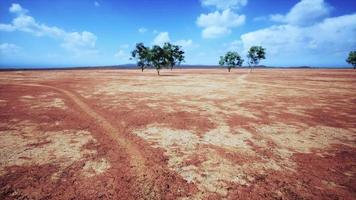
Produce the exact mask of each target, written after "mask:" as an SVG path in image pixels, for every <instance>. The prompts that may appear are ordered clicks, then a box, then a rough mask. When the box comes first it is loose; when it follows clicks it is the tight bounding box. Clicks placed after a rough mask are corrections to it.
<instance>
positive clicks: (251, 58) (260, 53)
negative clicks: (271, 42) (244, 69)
mask: <svg viewBox="0 0 356 200" xmlns="http://www.w3.org/2000/svg"><path fill="white" fill-rule="evenodd" d="M247 58H248V64H249V66H250V71H252V66H256V65H258V63H260V61H261V60H263V59H266V49H265V48H263V47H262V46H252V47H251V48H250V50H249V51H248V54H247Z"/></svg>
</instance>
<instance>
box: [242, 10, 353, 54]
mask: <svg viewBox="0 0 356 200" xmlns="http://www.w3.org/2000/svg"><path fill="white" fill-rule="evenodd" d="M355 35H356V13H355V14H350V15H344V16H339V17H332V18H327V19H324V20H323V21H321V22H319V23H315V24H313V25H310V26H304V27H301V26H298V25H293V24H286V25H278V26H271V27H269V28H265V29H260V30H257V31H254V32H250V33H246V34H243V35H242V36H241V42H242V43H243V46H244V49H245V51H246V50H247V48H249V47H250V46H252V45H262V46H264V47H265V48H266V49H267V53H268V54H269V55H270V56H271V57H274V58H277V57H279V58H288V57H291V58H294V59H295V58H299V57H300V58H306V57H310V58H311V57H314V58H315V57H317V56H324V57H325V56H327V57H332V56H333V55H336V54H345V55H346V53H347V52H348V51H350V50H352V49H354V48H355V46H356V38H355ZM325 59H326V57H325Z"/></svg>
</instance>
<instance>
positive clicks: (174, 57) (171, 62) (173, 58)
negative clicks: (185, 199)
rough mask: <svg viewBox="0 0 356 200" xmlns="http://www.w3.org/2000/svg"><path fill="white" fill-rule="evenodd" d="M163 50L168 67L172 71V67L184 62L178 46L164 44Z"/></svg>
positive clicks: (181, 51) (182, 52)
mask: <svg viewBox="0 0 356 200" xmlns="http://www.w3.org/2000/svg"><path fill="white" fill-rule="evenodd" d="M163 50H164V53H165V58H166V62H167V64H168V67H169V68H170V69H171V70H172V69H173V67H174V66H176V65H180V64H181V63H182V62H184V51H183V50H181V47H180V46H178V45H172V44H171V43H169V42H166V43H164V45H163Z"/></svg>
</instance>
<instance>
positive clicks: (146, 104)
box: [0, 69, 356, 200]
mask: <svg viewBox="0 0 356 200" xmlns="http://www.w3.org/2000/svg"><path fill="white" fill-rule="evenodd" d="M161 74H162V76H160V77H158V76H157V75H156V72H155V71H145V72H140V71H138V70H68V71H17V72H15V71H14V72H0V199H323V200H324V199H350V200H351V199H356V71H353V70H301V69H300V70H292V69H285V70H281V69H268V70H267V69H265V70H262V69H258V70H255V71H253V72H252V73H248V70H246V69H239V70H232V72H231V73H228V72H227V70H225V69H221V70H216V69H214V70H182V69H176V70H173V71H162V72H161Z"/></svg>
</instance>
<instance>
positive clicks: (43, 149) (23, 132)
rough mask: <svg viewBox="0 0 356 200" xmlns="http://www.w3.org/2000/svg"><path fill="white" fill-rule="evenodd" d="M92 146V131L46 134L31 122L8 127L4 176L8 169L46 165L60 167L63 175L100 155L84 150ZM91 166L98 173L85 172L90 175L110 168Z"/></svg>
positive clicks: (0, 134)
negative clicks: (78, 164) (87, 146)
mask: <svg viewBox="0 0 356 200" xmlns="http://www.w3.org/2000/svg"><path fill="white" fill-rule="evenodd" d="M88 142H96V141H95V139H94V138H93V137H92V136H91V134H90V133H89V132H88V131H82V130H64V131H55V132H53V131H47V132H42V131H40V130H38V129H37V127H36V125H35V124H32V123H30V122H29V121H23V122H20V123H18V124H16V125H13V126H11V127H8V130H5V131H0V147H1V148H0V175H3V174H5V173H7V171H6V167H10V166H15V165H16V166H30V165H43V164H54V165H57V166H59V167H60V171H59V172H58V173H60V172H61V171H62V170H64V169H65V168H67V167H68V166H70V165H71V164H73V163H74V162H76V161H79V160H81V159H83V157H85V156H88V155H95V154H96V153H97V152H96V151H95V150H88V149H83V146H84V145H85V144H87V143H88ZM98 162H99V163H100V162H101V161H98ZM95 165H97V167H96V166H95ZM89 166H92V168H93V169H94V171H87V169H86V168H85V169H84V171H86V173H87V174H90V172H94V173H97V172H101V171H103V170H105V169H107V168H105V166H109V165H105V164H95V163H92V164H91V165H90V164H89ZM96 169H98V170H96ZM57 175H58V174H57Z"/></svg>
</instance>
